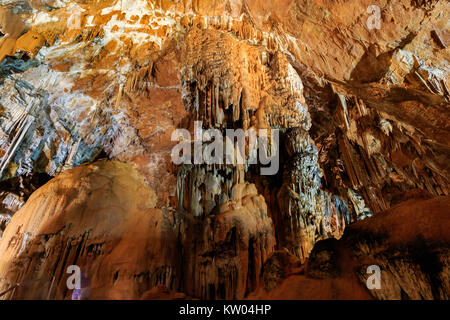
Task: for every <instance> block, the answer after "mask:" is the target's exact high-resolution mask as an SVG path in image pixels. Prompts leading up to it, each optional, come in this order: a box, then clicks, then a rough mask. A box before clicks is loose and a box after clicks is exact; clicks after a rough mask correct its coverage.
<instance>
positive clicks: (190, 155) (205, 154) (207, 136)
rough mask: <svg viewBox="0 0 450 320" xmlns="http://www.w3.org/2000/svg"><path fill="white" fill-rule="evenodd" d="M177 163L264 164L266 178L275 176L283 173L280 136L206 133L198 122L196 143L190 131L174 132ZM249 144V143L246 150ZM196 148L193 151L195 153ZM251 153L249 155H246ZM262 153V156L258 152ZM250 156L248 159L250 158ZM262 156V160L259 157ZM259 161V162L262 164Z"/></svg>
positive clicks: (265, 132) (261, 132)
mask: <svg viewBox="0 0 450 320" xmlns="http://www.w3.org/2000/svg"><path fill="white" fill-rule="evenodd" d="M171 139H172V141H178V144H177V145H175V146H174V147H173V149H172V153H171V157H172V161H173V163H175V164H176V165H180V164H203V163H205V164H208V165H210V164H228V165H245V164H249V165H250V164H258V163H259V164H262V165H264V166H266V167H263V166H261V167H260V170H261V171H260V173H261V174H262V175H274V174H276V173H277V172H278V169H279V132H278V130H277V129H270V130H269V129H259V130H258V131H257V130H255V129H249V130H246V131H244V130H242V129H226V130H225V137H224V136H223V134H222V132H221V131H220V130H219V129H208V130H203V129H202V121H194V140H192V139H191V134H190V132H189V130H187V129H176V130H175V131H174V132H172V136H171ZM246 141H248V144H247V148H246ZM192 146H193V149H194V150H193V151H194V152H192ZM246 150H247V152H246ZM258 151H259V152H258ZM246 155H247V156H246ZM258 156H259V157H258ZM258 158H259V162H258Z"/></svg>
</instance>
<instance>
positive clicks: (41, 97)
mask: <svg viewBox="0 0 450 320" xmlns="http://www.w3.org/2000/svg"><path fill="white" fill-rule="evenodd" d="M371 5H376V6H378V7H379V9H380V12H381V13H382V14H381V17H380V21H379V23H380V28H379V29H371V28H369V27H368V24H367V20H368V18H369V15H370V14H368V11H367V8H368V7H369V6H371ZM449 6H450V4H449V3H448V2H446V1H410V0H394V1H378V3H377V4H374V3H373V1H369V0H354V1H351V2H348V1H329V0H315V1H304V0H300V1H293V0H282V1H281V0H280V1H269V0H255V1H247V0H233V1H231V0H216V1H210V0H183V1H172V0H102V1H91V0H88V1H77V0H67V1H59V0H49V1H45V2H38V1H28V0H25V1H9V0H5V1H0V293H1V292H2V291H4V290H7V291H8V292H7V293H6V294H5V295H4V296H3V297H1V298H6V299H8V298H14V299H23V298H42V299H46V298H49V299H63V298H71V297H72V295H73V297H77V295H81V298H83V299H85V298H86V299H95V298H106V299H115V298H120V299H127V298H135V299H137V298H142V299H154V298H162V297H166V298H176V299H178V298H180V299H181V298H186V297H191V298H202V299H242V298H246V297H252V296H253V297H269V298H270V297H274V298H276V297H281V296H280V295H283V294H286V297H291V298H308V297H309V298H311V297H322V298H323V297H325V298H377V299H397V298H413V299H419V298H425V299H433V298H434V299H448V295H449V293H448V292H449V286H448V279H447V278H448V270H447V269H448V268H447V267H448V262H445V261H446V259H447V260H448V250H446V249H445V248H446V247H447V246H448V239H447V238H446V236H447V235H448V232H447V233H446V235H445V237H444V238H443V239H444V240H443V241H442V242H438V241H435V240H436V239H434V238H433V239H432V237H427V236H425V235H424V234H423V232H419V231H420V230H419V231H417V230H418V229H414V228H415V227H414V228H413V229H414V230H413V231H411V233H410V234H408V232H407V231H405V230H406V229H407V228H408V226H409V225H410V224H411V226H416V224H417V223H418V222H419V221H422V220H426V222H427V223H426V226H427V228H429V230H434V229H436V230H441V229H440V228H441V226H439V225H438V224H437V222H439V221H441V220H443V218H442V217H441V216H439V215H438V214H437V213H435V212H434V211H432V209H433V210H434V209H436V208H440V210H441V211H443V213H445V214H447V213H448V211H447V210H448V206H445V205H435V204H436V203H441V204H442V201H444V200H443V199H447V198H446V196H448V194H449V179H450V175H449V163H450V162H449V158H450V140H449V137H450V135H449V131H450V123H449V108H448V107H449V102H450V92H449V90H450V82H449V81H450V80H449V79H450V78H449V72H450V70H449V68H448V61H449V60H450V57H449V49H448V43H449V37H448V35H449V31H448V18H449V12H450V10H449ZM195 121H201V123H202V129H203V130H204V131H206V130H208V129H217V130H218V131H219V132H220V133H221V134H222V135H223V136H225V133H226V129H242V130H256V132H257V133H258V134H260V135H261V134H262V133H261V132H264V131H260V130H267V132H268V134H270V133H271V132H274V130H279V138H280V139H279V140H280V141H279V142H280V143H279V145H278V146H277V147H278V148H277V151H278V152H279V170H278V171H277V172H276V174H274V175H261V174H260V169H261V168H262V167H263V165H262V164H261V163H257V164H253V163H251V160H250V159H252V156H253V155H254V152H255V149H254V148H253V146H258V145H257V144H254V145H253V146H252V145H251V144H249V145H246V146H245V148H244V149H245V150H244V152H243V158H244V160H245V161H244V163H243V164H227V163H222V164H209V163H201V164H181V165H175V164H174V163H173V162H172V161H171V150H172V148H173V147H174V146H175V145H176V144H177V142H178V141H171V135H172V132H173V131H174V130H175V129H178V128H180V129H187V130H188V131H189V132H190V133H191V136H194V128H195ZM249 140H250V139H247V140H246V142H250V141H249ZM274 147H275V146H272V145H271V146H270V147H269V148H268V149H270V150H271V152H272V151H273V150H275V149H273V148H274ZM201 148H202V150H204V149H205V148H206V144H205V143H204V144H203V145H201ZM125 163H126V164H125ZM432 198H434V199H432ZM424 199H428V200H426V201H425V200H424ZM405 201H406V202H405ZM416 201H425V202H424V203H425V204H428V205H430V215H429V217H428V216H427V215H426V213H425V211H426V210H425V209H424V208H426V205H419V204H417V203H416ZM445 201H446V200H445ZM445 201H444V202H445ZM399 206H400V207H399ZM399 208H400V209H399ZM402 208H403V209H402ZM408 208H409V209H408ZM414 208H416V209H417V210H419V209H420V210H421V211H420V210H419V211H420V212H421V213H420V214H419V213H416V212H415V211H414V210H415V209H414ZM391 210H394V211H391ZM396 210H400V211H401V213H395V212H397V211H396ZM436 210H437V209H436ZM389 212H391V213H389ZM392 212H394V213H392ZM447 215H448V214H447ZM424 217H428V218H429V219H428V218H424ZM444 218H445V217H444ZM361 220H363V221H361ZM441 222H442V221H441ZM365 225H367V228H366V229H364V230H363V231H361V230H359V229H358V228H359V227H358V226H365ZM394 225H395V226H399V227H398V228H400V229H401V230H402V234H403V231H404V234H403V235H404V239H403V240H404V241H403V240H402V241H400V240H399V241H400V242H399V243H400V244H401V247H399V248H398V249H395V248H394V247H395V246H393V245H392V243H391V242H390V240H386V239H387V238H384V235H380V234H379V232H375V233H376V234H377V235H376V236H373V234H374V232H372V231H373V230H372V229H371V228H378V227H379V226H383V227H386V228H387V230H388V232H387V233H388V234H391V233H390V232H391V231H392V232H394V233H395V232H397V231H398V230H400V229H398V228H397V227H394ZM377 226H378V227H377ZM380 228H381V227H380ZM344 229H345V231H344ZM355 230H356V231H355ZM367 230H369V231H370V232H369V231H367ZM427 230H428V229H427ZM429 230H428V231H427V232H429ZM416 231H417V232H416ZM430 232H431V231H430ZM439 232H441V231H439ZM441 233H442V232H441ZM343 234H344V235H343ZM427 234H428V233H427ZM389 237H390V235H389V236H388V238H389ZM409 237H416V238H417V239H415V240H414V239H412V238H411V239H410V238H409ZM421 237H423V239H422V238H421ZM406 238H407V240H405V239H406ZM350 240H351V241H350ZM350 242H352V243H353V244H352V243H350ZM348 246H351V248H348ZM341 247H345V248H344V249H342V248H341ZM424 254H425V256H424ZM393 257H400V258H399V259H398V260H395V261H391V260H392V259H391V258H393ZM428 258H429V259H428ZM308 259H309V260H308ZM430 259H431V260H432V261H434V262H433V263H432V264H431V265H430V264H428V263H427V260H430ZM346 262H348V266H347V267H345V263H346ZM369 262H370V263H377V264H379V265H380V267H382V269H383V268H384V271H383V272H384V274H385V275H386V282H384V283H383V285H385V286H386V288H387V289H386V290H385V291H376V292H375V293H373V292H368V291H367V290H366V289H365V288H364V287H362V286H361V281H362V277H363V274H362V273H361V272H362V271H361V270H362V268H363V266H365V264H366V263H369ZM72 264H76V265H79V266H80V267H81V268H82V270H83V279H84V280H83V281H85V282H86V283H87V284H86V288H84V289H83V290H81V292H75V293H73V292H72V291H71V290H69V289H68V288H67V286H66V284H65V280H66V279H67V276H68V274H66V273H65V270H66V269H67V267H68V266H70V265H72ZM352 268H353V269H352ZM446 268H447V269H446ZM411 270H412V271H411ZM411 272H413V273H414V274H415V277H416V278H414V279H415V280H414V281H413V280H411V279H413V278H408V276H407V274H408V273H411ZM292 275H293V276H294V277H296V276H297V275H300V279H297V278H296V279H297V280H299V281H297V280H295V281H293V282H289V279H291V278H290V276H292ZM314 277H315V278H314ZM320 277H325V278H332V281H328V280H327V279H325V280H323V279H319V280H318V279H317V278H320ZM305 278H306V279H305ZM313 278H314V279H313ZM322 280H323V281H322ZM17 283H20V284H21V285H20V286H18V287H15V285H16V284H17ZM286 283H288V285H286ZM316 285H317V288H316V289H314V288H313V287H314V286H316ZM286 286H292V287H293V288H292V290H291V291H289V290H288V291H286V290H285V289H286ZM336 288H338V289H336ZM269 289H270V290H272V291H270V290H269ZM297 289H298V290H297ZM255 290H256V291H255ZM261 290H262V291H261ZM267 290H269V291H267ZM336 290H337V291H336ZM320 291H321V292H322V293H320V294H318V293H319V292H320ZM252 292H253V293H252ZM298 292H303V293H302V294H300V295H298V294H297V293H298Z"/></svg>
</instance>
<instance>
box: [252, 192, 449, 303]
mask: <svg viewBox="0 0 450 320" xmlns="http://www.w3.org/2000/svg"><path fill="white" fill-rule="evenodd" d="M449 206H450V199H449V197H436V198H428V199H421V200H416V199H412V200H408V201H405V202H403V203H401V204H399V205H397V206H394V207H393V208H391V209H390V210H388V211H385V212H382V213H380V214H378V215H376V216H374V217H371V218H368V219H365V220H364V221H360V222H357V223H355V224H352V225H351V226H349V227H348V228H347V229H346V230H345V232H344V235H343V236H342V238H341V239H339V240H336V239H327V240H322V241H319V242H318V243H317V244H316V245H315V247H314V249H313V250H312V252H311V255H310V257H309V260H308V263H307V264H306V272H305V270H299V268H296V266H295V259H294V260H291V261H289V260H288V259H287V258H286V257H284V259H279V258H278V256H275V255H274V256H273V257H272V258H271V259H270V260H268V262H266V265H267V268H266V269H267V271H265V274H264V279H265V280H266V281H265V282H263V283H262V284H261V288H259V289H258V290H257V291H255V292H254V293H253V294H252V295H250V298H262V299H374V298H376V299H390V300H400V299H416V300H421V299H427V300H432V299H441V300H447V299H448V292H449V285H450V280H449V277H448V275H449V266H450V265H449V247H448V243H449V234H448V228H449V219H448V212H449ZM405 220H408V223H405ZM281 256H282V257H283V255H281ZM277 261H282V263H279V262H277ZM370 265H377V266H379V267H380V269H381V277H380V280H381V281H380V288H379V289H373V290H369V289H368V288H367V287H366V281H367V279H368V278H369V276H370V275H371V274H372V273H367V267H368V266H370ZM273 266H278V268H277V269H278V270H284V272H281V273H280V272H278V273H276V272H274V271H273V269H274V267H273ZM280 266H281V268H280ZM286 270H287V271H286ZM275 274H278V276H277V277H275V278H274V275H275Z"/></svg>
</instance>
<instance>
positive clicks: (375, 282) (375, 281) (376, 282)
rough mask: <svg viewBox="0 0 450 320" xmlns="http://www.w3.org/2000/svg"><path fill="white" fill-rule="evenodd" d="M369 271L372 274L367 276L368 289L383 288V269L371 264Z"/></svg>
mask: <svg viewBox="0 0 450 320" xmlns="http://www.w3.org/2000/svg"><path fill="white" fill-rule="evenodd" d="M367 273H368V274H371V276H370V277H369V278H367V281H366V285H367V289H369V290H373V289H381V270H380V267H379V266H377V265H374V264H373V265H371V266H368V267H367Z"/></svg>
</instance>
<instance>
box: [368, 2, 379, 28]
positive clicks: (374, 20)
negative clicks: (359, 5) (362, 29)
mask: <svg viewBox="0 0 450 320" xmlns="http://www.w3.org/2000/svg"><path fill="white" fill-rule="evenodd" d="M366 12H367V13H368V14H370V16H369V18H367V21H366V25H367V28H368V29H369V30H373V29H377V30H379V29H381V9H380V7H379V6H376V5H371V6H369V7H368V8H367V10H366Z"/></svg>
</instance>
